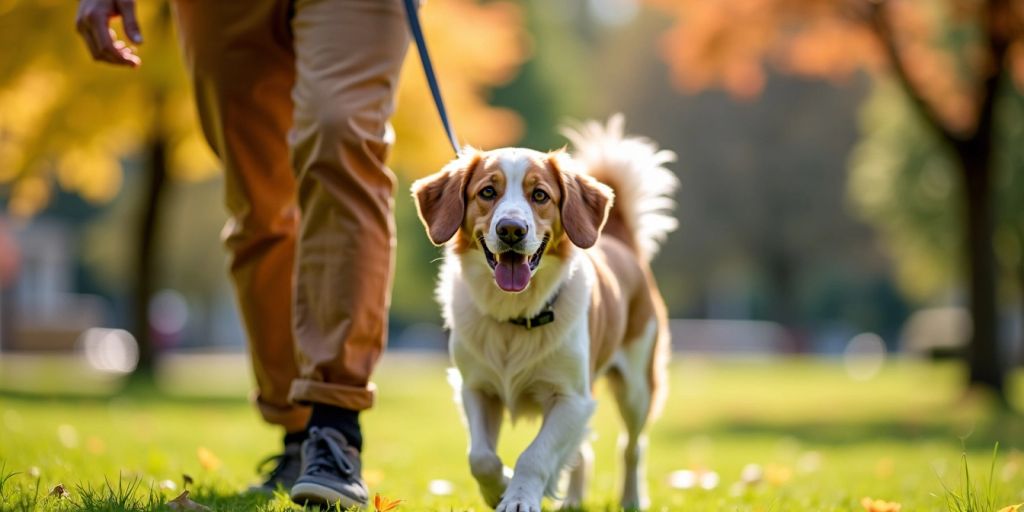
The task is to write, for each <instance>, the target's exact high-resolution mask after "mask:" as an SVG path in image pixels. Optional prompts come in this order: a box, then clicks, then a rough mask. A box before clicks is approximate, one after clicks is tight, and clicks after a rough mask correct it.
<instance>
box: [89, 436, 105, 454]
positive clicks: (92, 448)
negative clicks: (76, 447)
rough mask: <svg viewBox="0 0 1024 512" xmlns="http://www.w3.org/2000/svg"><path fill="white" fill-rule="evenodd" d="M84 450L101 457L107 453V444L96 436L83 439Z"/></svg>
mask: <svg viewBox="0 0 1024 512" xmlns="http://www.w3.org/2000/svg"><path fill="white" fill-rule="evenodd" d="M85 449H86V450H88V451H89V453H91V454H93V455H101V454H103V453H104V452H106V451H107V443H104V442H103V440H102V439H100V438H98V437H96V436H89V437H87V438H86V439H85Z"/></svg>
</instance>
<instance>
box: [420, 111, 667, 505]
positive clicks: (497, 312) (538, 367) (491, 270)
mask: <svg viewBox="0 0 1024 512" xmlns="http://www.w3.org/2000/svg"><path fill="white" fill-rule="evenodd" d="M622 125H623V122H622V117H621V116H615V117H613V118H612V119H611V120H610V121H609V123H608V125H607V126H602V125H600V124H598V123H594V122H591V123H588V124H586V125H584V126H582V127H581V128H580V130H579V131H566V132H565V134H566V136H567V137H568V138H569V139H570V140H571V142H572V143H573V145H574V153H573V154H572V155H571V156H570V155H569V154H568V153H566V152H565V151H556V152H552V153H540V152H537V151H533V150H529V149H521V148H502V149H497V150H493V151H486V152H481V151H476V150H472V149H469V150H467V151H466V152H465V153H464V154H463V155H462V156H460V157H459V158H458V159H457V160H455V161H453V162H451V163H450V164H448V165H447V166H445V167H444V168H443V169H442V170H441V171H440V172H438V173H436V174H434V175H431V176H428V177H426V178H423V179H421V180H419V181H417V182H416V183H414V184H413V187H412V189H413V196H414V197H415V199H416V204H417V208H418V209H419V214H420V219H421V220H422V221H423V223H424V225H425V226H426V228H427V233H428V235H429V236H430V240H431V241H433V242H434V243H435V244H437V245H441V244H447V250H446V255H445V261H444V264H443V266H442V269H441V275H440V283H439V286H438V291H437V293H438V298H439V300H440V302H441V305H442V307H443V310H444V318H445V321H446V322H447V326H448V327H449V328H450V330H451V338H450V350H451V355H452V359H453V361H454V363H455V366H456V368H457V371H456V370H453V371H452V375H451V377H452V379H451V380H452V382H453V384H454V385H455V386H456V394H457V397H458V399H459V400H460V401H461V402H462V406H463V409H464V412H465V421H466V424H467V426H468V428H469V438H470V446H469V465H470V470H471V471H472V473H473V477H474V478H475V479H476V480H477V483H478V484H479V486H480V490H481V492H482V493H483V497H484V499H485V500H486V501H487V503H488V504H489V505H490V506H492V507H495V508H496V509H497V510H498V511H499V512H502V511H506V512H534V511H535V512H539V511H540V507H541V499H542V498H543V497H544V496H545V495H548V496H555V495H557V494H559V492H558V491H559V488H558V486H559V481H560V477H561V475H562V472H563V470H565V469H568V471H569V475H568V476H569V481H568V489H566V490H565V494H564V505H566V506H578V505H579V504H580V503H581V502H582V501H583V499H584V491H585V486H586V481H587V479H588V475H589V472H590V465H591V461H592V458H593V456H592V452H591V450H590V447H589V445H588V444H587V441H586V440H585V434H586V432H587V422H588V421H589V419H590V416H591V414H592V412H593V411H594V400H593V398H592V389H593V385H594V381H595V380H596V379H597V378H598V377H601V376H606V377H607V378H608V382H609V384H610V388H611V390H612V391H613V394H614V396H615V398H616V401H617V402H618V407H619V411H620V413H621V415H622V418H623V421H624V424H625V435H623V436H622V440H621V442H620V444H621V447H622V451H623V458H624V464H625V468H624V470H625V475H624V482H623V490H622V505H623V506H624V507H626V508H628V509H642V508H646V506H647V504H648V503H647V498H646V485H645V481H644V480H645V479H644V467H643V459H644V450H645V445H646V440H645V436H644V430H645V426H646V425H647V423H648V421H649V420H651V418H652V417H653V416H655V415H656V414H657V411H658V410H659V409H660V407H661V404H662V402H663V401H664V396H665V393H666V384H667V383H666V382H665V365H666V362H667V360H668V352H669V338H668V330H667V325H666V313H665V306H664V303H663V301H662V299H661V295H660V294H659V292H658V289H657V285H656V284H655V282H654V279H653V276H652V274H651V269H650V266H649V261H650V259H651V257H652V256H653V254H654V253H655V252H656V251H657V249H658V246H659V243H660V242H661V241H662V240H663V239H664V237H665V236H666V235H667V233H668V232H669V231H671V230H672V229H674V228H675V225H676V222H675V219H674V218H673V217H671V216H670V212H671V209H672V207H673V203H672V200H671V195H672V192H673V191H674V190H675V188H676V186H677V181H676V178H675V176H674V175H673V174H672V173H671V172H669V171H668V170H667V169H665V168H664V167H663V166H664V164H666V163H668V162H670V161H672V160H674V155H673V154H672V153H671V152H668V151H659V150H658V149H657V147H656V146H655V145H654V144H653V143H651V142H649V141H647V140H646V139H640V138H627V137H623V132H622ZM613 200H614V206H613ZM602 228H603V231H602ZM506 409H507V410H508V411H509V414H510V416H511V417H512V418H513V419H515V418H517V417H519V416H522V415H530V414H540V415H542V416H543V423H542V426H541V429H540V432H539V433H538V434H537V437H536V438H535V439H534V440H533V442H532V443H531V444H530V445H529V447H528V448H527V449H526V450H525V451H524V452H523V453H522V455H521V456H520V457H519V460H518V461H516V464H515V471H512V470H510V469H509V468H507V467H505V466H504V465H503V464H502V461H501V460H500V459H499V458H498V455H497V451H496V447H497V439H498V431H499V429H500V426H501V422H502V419H503V416H504V410H506Z"/></svg>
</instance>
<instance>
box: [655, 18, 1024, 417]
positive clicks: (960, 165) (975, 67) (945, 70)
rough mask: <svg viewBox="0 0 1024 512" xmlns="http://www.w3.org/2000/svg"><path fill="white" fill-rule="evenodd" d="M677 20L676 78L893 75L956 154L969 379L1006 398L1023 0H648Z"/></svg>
mask: <svg viewBox="0 0 1024 512" xmlns="http://www.w3.org/2000/svg"><path fill="white" fill-rule="evenodd" d="M648 1H649V2H650V3H651V4H653V5H655V6H656V7H658V8H660V9H663V10H666V11H668V12H669V13H670V14H671V15H673V17H674V18H675V20H676V22H675V25H674V26H673V27H672V29H671V30H670V31H669V33H668V34H667V35H666V37H665V39H664V41H663V43H664V44H663V49H664V56H665V58H666V59H667V61H668V63H669V65H670V67H671V68H672V71H673V76H674V81H675V83H676V84H677V85H678V86H679V87H680V88H682V89H683V90H686V91H696V90H700V89H704V88H707V87H712V86H721V87H724V88H726V89H728V90H729V91H731V92H732V93H733V94H735V95H737V96H740V97H753V96H755V95H756V94H758V92H759V91H760V90H761V88H762V87H763V85H764V81H765V70H764V66H763V63H764V62H766V61H767V62H770V63H772V64H773V65H775V66H776V67H777V68H778V69H780V70H782V71H783V72H790V73H797V74H803V75H810V76H818V77H825V78H830V79H843V78H845V77H848V76H850V75H851V74H852V73H853V72H855V71H857V70H860V69H867V70H868V71H870V72H871V73H872V75H873V76H892V77H893V78H894V79H895V80H896V82H897V83H899V84H900V87H901V89H902V91H903V92H904V94H905V95H906V97H907V98H908V101H910V103H911V104H912V105H913V108H914V111H915V113H916V114H917V115H918V116H920V117H921V118H922V119H923V120H924V122H925V123H926V125H927V126H928V127H929V128H930V130H931V131H932V132H933V133H934V136H935V137H937V138H938V139H939V140H940V141H941V143H942V146H943V147H944V149H945V151H947V152H948V154H949V155H950V158H951V160H952V161H953V162H955V165H956V169H957V172H958V175H959V176H958V178H959V181H960V187H961V190H962V194H963V195H962V197H963V199H964V201H963V204H964V208H963V210H962V215H961V218H960V220H961V221H962V223H963V243H962V248H963V251H964V255H965V257H964V261H965V262H966V267H967V268H966V271H967V282H968V289H969V293H968V295H969V297H970V312H971V318H972V320H973V324H974V329H973V334H972V338H971V343H970V350H969V354H968V357H967V359H968V366H969V370H970V371H969V382H970V383H971V384H972V385H980V386H983V387H987V388H990V389H992V390H994V391H995V392H996V394H997V395H998V396H999V397H1000V398H1001V399H1003V400H1005V397H1006V367H1005V365H1004V360H1003V359H1002V358H1001V357H1000V356H999V353H998V339H997V338H998V329H997V325H996V324H997V321H996V286H995V270H994V269H995V263H994V256H993V249H992V240H993V209H994V205H993V201H992V186H993V183H992V180H993V177H994V155H995V151H994V150H995V148H994V144H995V141H996V137H995V133H994V130H995V117H996V116H995V102H996V98H997V97H998V96H999V93H1000V91H1001V89H1002V88H1003V87H1005V86H1008V84H1009V83H1010V81H1011V79H1016V80H1017V81H1018V82H1020V81H1022V80H1024V76H1022V75H1024V62H1022V61H1024V48H1022V43H1021V40H1020V36H1021V33H1020V17H1021V15H1022V14H1024V4H1022V3H1021V2H1019V1H1014V0H949V1H946V2H915V1H912V0H881V1H872V0H814V1H799V0H736V1H732V2H702V1H700V0H683V1H680V0H648Z"/></svg>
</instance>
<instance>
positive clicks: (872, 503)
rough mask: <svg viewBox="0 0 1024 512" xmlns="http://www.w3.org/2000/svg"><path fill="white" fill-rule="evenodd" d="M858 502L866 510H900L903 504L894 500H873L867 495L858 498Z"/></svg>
mask: <svg viewBox="0 0 1024 512" xmlns="http://www.w3.org/2000/svg"><path fill="white" fill-rule="evenodd" d="M860 504H861V505H862V506H863V507H864V510H865V511H867V512H900V509H901V508H903V505H900V504H899V503H896V502H895V501H885V500H873V499H871V498H869V497H867V496H865V497H864V498H862V499H861V500H860Z"/></svg>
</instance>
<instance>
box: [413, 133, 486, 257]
mask: <svg viewBox="0 0 1024 512" xmlns="http://www.w3.org/2000/svg"><path fill="white" fill-rule="evenodd" d="M480 158H481V157H480V153H479V152H478V151H475V150H471V149H469V150H467V153H466V154H464V155H461V156H460V157H459V158H457V159H455V160H453V161H451V162H450V163H448V165H446V166H444V168H443V169H441V170H440V171H438V172H436V173H434V174H431V175H430V176H427V177H426V178H421V179H419V180H416V182H414V183H413V184H412V196H413V198H414V199H415V200H416V210H417V212H419V216H420V220H421V221H422V222H423V225H424V226H425V227H426V228H427V236H429V237H430V241H431V242H433V243H434V245H443V244H444V243H445V242H447V241H448V240H451V238H452V237H453V236H455V233H456V232H458V230H459V226H461V225H462V218H463V217H464V216H465V215H466V184H467V183H469V177H470V175H471V174H472V172H473V169H474V168H475V167H476V165H477V164H478V163H479V162H480Z"/></svg>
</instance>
